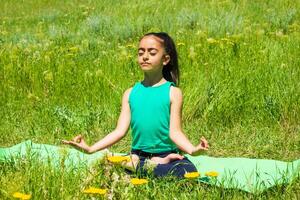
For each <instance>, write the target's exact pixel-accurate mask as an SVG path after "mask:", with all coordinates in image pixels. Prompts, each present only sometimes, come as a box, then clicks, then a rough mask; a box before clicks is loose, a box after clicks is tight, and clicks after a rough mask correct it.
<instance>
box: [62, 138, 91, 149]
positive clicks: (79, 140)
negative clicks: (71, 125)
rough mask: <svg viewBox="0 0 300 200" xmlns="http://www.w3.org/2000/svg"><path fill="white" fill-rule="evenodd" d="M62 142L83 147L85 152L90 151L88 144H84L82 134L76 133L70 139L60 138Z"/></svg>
mask: <svg viewBox="0 0 300 200" xmlns="http://www.w3.org/2000/svg"><path fill="white" fill-rule="evenodd" d="M62 143H64V144H69V145H72V146H74V147H76V148H79V149H83V150H84V151H86V152H89V151H90V146H89V145H87V144H86V142H85V141H84V138H83V136H82V135H77V136H75V137H74V138H73V139H72V140H62Z"/></svg>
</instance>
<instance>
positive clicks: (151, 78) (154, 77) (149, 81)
mask: <svg viewBox="0 0 300 200" xmlns="http://www.w3.org/2000/svg"><path fill="white" fill-rule="evenodd" d="M164 82H166V79H165V78H164V77H163V75H162V73H153V74H150V73H144V80H143V84H144V85H146V86H155V85H160V84H162V83H164Z"/></svg>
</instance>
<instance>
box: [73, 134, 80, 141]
mask: <svg viewBox="0 0 300 200" xmlns="http://www.w3.org/2000/svg"><path fill="white" fill-rule="evenodd" d="M81 139H82V136H81V135H77V136H76V137H74V139H73V141H74V142H80V141H81Z"/></svg>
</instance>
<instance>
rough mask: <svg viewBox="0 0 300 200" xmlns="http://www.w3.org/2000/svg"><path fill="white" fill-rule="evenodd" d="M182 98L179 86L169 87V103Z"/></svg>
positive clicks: (179, 100) (180, 100)
mask: <svg viewBox="0 0 300 200" xmlns="http://www.w3.org/2000/svg"><path fill="white" fill-rule="evenodd" d="M182 99H183V95H182V91H181V89H180V88H178V87H175V86H171V87H170V100H171V103H174V102H182Z"/></svg>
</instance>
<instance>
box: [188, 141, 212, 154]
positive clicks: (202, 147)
mask: <svg viewBox="0 0 300 200" xmlns="http://www.w3.org/2000/svg"><path fill="white" fill-rule="evenodd" d="M208 148H209V144H208V142H207V140H206V139H205V138H204V137H201V139H200V143H199V144H198V145H197V146H196V147H195V149H194V151H193V152H192V155H193V156H197V155H199V154H200V153H201V152H202V151H207V150H208Z"/></svg>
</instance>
